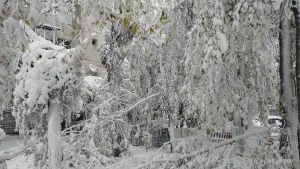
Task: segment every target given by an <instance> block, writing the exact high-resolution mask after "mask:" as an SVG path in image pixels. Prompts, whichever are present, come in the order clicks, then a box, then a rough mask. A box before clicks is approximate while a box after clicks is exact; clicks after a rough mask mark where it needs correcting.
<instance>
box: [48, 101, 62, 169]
mask: <svg viewBox="0 0 300 169" xmlns="http://www.w3.org/2000/svg"><path fill="white" fill-rule="evenodd" d="M49 107H50V108H49V121H48V150H49V152H50V157H49V158H50V169H58V168H60V167H61V160H62V145H61V125H60V122H61V115H60V111H59V104H57V103H53V102H52V103H51V104H50V106H49Z"/></svg>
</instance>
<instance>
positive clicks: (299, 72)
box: [292, 0, 300, 152]
mask: <svg viewBox="0 0 300 169" xmlns="http://www.w3.org/2000/svg"><path fill="white" fill-rule="evenodd" d="M297 3H299V2H296V1H295V0H293V1H292V5H293V7H292V10H293V13H294V16H295V27H296V45H295V47H296V82H297V86H296V96H297V103H298V105H297V110H298V122H299V121H300V116H299V112H300V99H299V98H300V60H299V59H300V42H299V40H300V32H299V31H300V30H299V29H300V27H299V26H300V23H299V22H300V16H299V8H297V6H298V5H299V4H297ZM297 137H298V151H299V152H300V146H299V145H300V140H299V124H298V133H297Z"/></svg>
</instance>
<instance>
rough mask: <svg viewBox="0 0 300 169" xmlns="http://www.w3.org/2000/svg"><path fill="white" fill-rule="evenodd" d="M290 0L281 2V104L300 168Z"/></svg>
mask: <svg viewBox="0 0 300 169" xmlns="http://www.w3.org/2000/svg"><path fill="white" fill-rule="evenodd" d="M289 8H290V7H289V0H285V1H283V2H282V4H281V8H280V9H281V16H280V29H281V31H280V32H279V45H280V68H279V69H280V70H279V71H280V85H281V91H280V95H281V97H280V106H281V111H282V114H283V118H284V120H285V123H286V125H285V126H284V128H285V129H286V130H287V131H288V133H289V135H290V136H289V138H290V143H291V149H292V150H293V154H292V158H293V166H294V169H298V168H299V153H298V140H297V128H298V114H297V109H296V98H295V97H294V92H293V65H292V54H291V21H290V20H289V19H288V18H289V17H288V16H287V13H288V10H289Z"/></svg>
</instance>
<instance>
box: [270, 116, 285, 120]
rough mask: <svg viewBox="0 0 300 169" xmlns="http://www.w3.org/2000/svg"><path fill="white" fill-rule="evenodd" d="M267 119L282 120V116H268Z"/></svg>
mask: <svg viewBox="0 0 300 169" xmlns="http://www.w3.org/2000/svg"><path fill="white" fill-rule="evenodd" d="M268 119H280V120H282V117H280V116H268Z"/></svg>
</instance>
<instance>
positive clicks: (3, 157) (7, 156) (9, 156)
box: [0, 145, 29, 161]
mask: <svg viewBox="0 0 300 169" xmlns="http://www.w3.org/2000/svg"><path fill="white" fill-rule="evenodd" d="M28 147H29V145H26V146H24V147H23V148H21V149H20V150H18V151H16V152H14V153H12V154H0V161H4V160H10V159H12V158H14V157H16V156H18V155H19V154H21V153H22V152H23V151H25V150H26V149H27V148H28Z"/></svg>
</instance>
